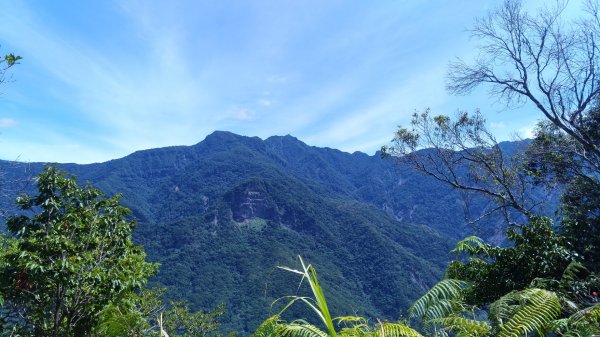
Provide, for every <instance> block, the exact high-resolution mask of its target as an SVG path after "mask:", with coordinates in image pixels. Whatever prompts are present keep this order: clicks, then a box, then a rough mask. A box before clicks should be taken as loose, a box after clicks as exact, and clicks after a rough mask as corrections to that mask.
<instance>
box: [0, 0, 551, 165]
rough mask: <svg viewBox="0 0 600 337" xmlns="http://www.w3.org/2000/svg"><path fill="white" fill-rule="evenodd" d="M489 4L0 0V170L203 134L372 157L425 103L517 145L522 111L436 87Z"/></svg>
mask: <svg viewBox="0 0 600 337" xmlns="http://www.w3.org/2000/svg"><path fill="white" fill-rule="evenodd" d="M498 3H499V1H497V0H461V1H442V0H438V1H417V0H414V1H399V0H398V1H392V0H390V1H298V0H295V1H285V0H282V1H260V0H256V1H254V0H253V1H249V0H248V1H241V0H240V1H228V0H219V1H195V0H189V1H175V0H174V1H149V0H139V1H127V0H124V1H113V0H98V1H59V0H53V1H44V0H38V1H2V3H1V5H0V8H1V9H2V10H1V11H0V44H1V48H0V53H8V52H14V53H15V54H18V55H21V56H23V60H22V62H21V64H20V65H18V66H17V67H15V68H14V69H13V71H12V76H13V82H11V83H8V84H3V85H2V86H1V87H0V92H2V95H1V96H0V159H7V160H15V159H18V160H21V161H50V162H77V163H91V162H101V161H106V160H110V159H116V158H120V157H123V156H125V155H127V154H130V153H131V152H134V151H136V150H142V149H148V148H155V147H163V146H170V145H192V144H195V143H198V142H200V141H201V140H203V139H204V137H205V136H206V135H208V134H210V133H211V132H213V131H214V130H227V131H231V132H235V133H238V134H242V135H248V136H259V137H261V138H266V137H269V136H271V135H286V134H291V135H294V136H296V137H298V138H299V139H301V140H303V141H304V142H306V143H307V144H309V145H314V146H327V147H332V148H338V149H341V150H344V151H348V152H353V151H363V152H366V153H369V154H373V153H374V152H375V151H376V150H377V149H379V148H380V147H381V145H384V144H386V143H387V142H388V141H389V140H390V139H391V137H392V135H393V132H394V130H395V127H396V126H397V125H399V124H407V123H408V121H409V120H410V115H411V114H412V113H413V112H414V111H415V110H419V111H420V110H423V109H425V108H427V107H429V108H431V109H432V111H433V112H434V113H445V114H452V113H454V112H456V111H457V110H459V109H461V110H466V111H473V110H475V109H476V108H480V109H481V110H482V112H484V114H485V115H486V116H487V119H488V121H489V122H490V123H491V125H492V126H493V129H494V130H495V131H496V132H497V136H498V138H499V139H509V138H510V137H511V135H513V134H514V133H516V132H518V133H520V134H521V135H524V136H526V135H527V132H528V130H530V129H531V128H532V126H533V125H534V123H535V120H536V119H537V118H538V117H539V116H538V115H537V113H536V112H535V110H534V108H533V107H530V106H524V107H522V108H520V109H518V110H511V109H507V108H506V107H505V106H504V105H503V104H501V103H499V102H495V100H494V99H493V98H490V97H489V96H488V95H487V94H486V91H485V90H478V91H475V92H474V93H472V94H471V95H469V96H462V97H453V96H450V95H449V94H448V93H446V92H445V89H444V81H445V73H446V71H447V65H448V62H449V61H451V60H453V59H454V58H455V57H460V58H463V59H466V60H469V59H472V58H473V57H474V56H475V55H476V49H475V45H476V43H475V41H471V40H470V39H469V35H468V33H467V32H466V31H465V30H466V29H467V28H468V27H470V26H471V24H472V22H473V19H474V18H475V17H478V16H482V15H485V13H487V12H488V11H489V10H490V9H491V8H493V6H495V5H496V4H498ZM527 5H528V6H532V7H535V6H538V5H539V2H538V3H535V2H533V1H528V2H527Z"/></svg>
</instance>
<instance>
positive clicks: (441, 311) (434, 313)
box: [422, 299, 463, 321]
mask: <svg viewBox="0 0 600 337" xmlns="http://www.w3.org/2000/svg"><path fill="white" fill-rule="evenodd" d="M461 311H463V305H462V303H460V302H458V301H457V300H456V299H449V300H447V299H441V300H439V301H437V302H435V303H432V304H431V305H430V306H429V308H428V309H427V311H426V312H425V314H424V315H423V317H422V320H423V321H431V320H434V319H436V318H441V317H447V316H450V315H451V314H453V313H456V312H461Z"/></svg>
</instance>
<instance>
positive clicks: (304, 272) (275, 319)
mask: <svg viewBox="0 0 600 337" xmlns="http://www.w3.org/2000/svg"><path fill="white" fill-rule="evenodd" d="M299 259H300V265H301V269H300V270H297V269H292V268H288V267H279V268H281V269H283V270H286V271H289V272H292V273H294V274H297V275H300V276H301V279H300V285H302V283H303V282H304V281H306V282H307V283H308V285H309V287H310V289H311V293H312V297H304V296H288V297H286V298H288V299H289V300H290V301H289V302H288V303H287V304H286V305H284V306H283V308H282V309H280V310H279V312H278V313H277V314H276V315H274V316H271V317H269V318H268V319H267V320H265V321H264V322H263V323H262V324H261V325H260V326H259V328H258V329H257V330H256V331H255V332H254V334H253V335H252V337H263V336H273V337H275V336H276V337H335V336H340V337H355V336H356V337H359V336H360V337H384V336H390V337H422V336H421V334H419V333H418V332H417V331H415V330H413V329H411V328H410V327H408V326H405V325H403V324H400V323H387V322H378V324H377V325H375V326H370V325H369V324H367V320H366V319H364V318H362V317H358V316H341V317H337V318H331V315H330V313H329V307H328V306H327V302H326V300H325V295H324V294H323V289H322V288H321V286H320V284H319V281H318V278H317V273H316V271H315V269H314V267H313V266H312V265H310V264H309V265H306V264H305V263H304V261H303V260H302V258H301V257H300V258H299ZM282 299H284V298H282ZM296 302H301V303H304V304H306V305H307V306H308V308H310V311H311V312H312V313H313V314H315V315H316V316H317V317H318V320H319V322H320V323H321V324H322V325H323V326H324V327H326V330H327V332H325V331H323V330H321V329H320V328H319V327H317V326H316V325H314V324H312V323H310V322H308V321H306V320H303V319H299V320H295V321H292V322H289V323H287V322H285V321H283V320H280V318H279V317H280V316H281V314H282V313H283V312H284V311H286V310H288V309H289V308H290V307H291V306H292V305H293V304H294V303H296ZM335 321H337V322H338V325H341V324H343V325H344V327H343V328H342V329H341V330H340V331H337V330H336V328H335Z"/></svg>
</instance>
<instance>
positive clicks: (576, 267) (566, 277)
mask: <svg viewBox="0 0 600 337" xmlns="http://www.w3.org/2000/svg"><path fill="white" fill-rule="evenodd" d="M581 272H587V268H586V267H584V266H583V265H582V264H581V263H579V262H576V261H571V263H569V265H568V266H567V268H565V271H564V272H563V274H562V278H561V282H575V281H577V280H579V276H578V274H580V273H581Z"/></svg>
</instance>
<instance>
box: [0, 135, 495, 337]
mask: <svg viewBox="0 0 600 337" xmlns="http://www.w3.org/2000/svg"><path fill="white" fill-rule="evenodd" d="M30 167H31V170H32V172H34V173H35V172H37V171H39V170H41V169H42V167H43V163H32V164H30ZM60 168H61V169H64V170H66V171H68V172H71V173H72V174H74V175H76V176H77V177H78V178H79V179H80V180H90V181H91V182H93V183H94V185H95V186H97V187H98V188H100V189H101V190H103V191H104V192H106V193H107V194H114V193H121V194H123V196H124V198H123V203H124V205H125V206H127V207H129V208H131V209H132V210H133V213H134V215H135V216H136V217H137V218H138V220H139V226H138V228H137V229H136V232H135V233H134V239H135V241H136V242H137V243H138V244H142V245H143V246H144V247H145V249H146V251H147V252H148V256H149V258H150V259H151V260H152V261H157V262H160V263H161V264H162V266H161V271H160V273H159V274H158V275H157V276H156V277H155V278H154V279H153V282H152V283H153V284H156V285H164V286H167V287H169V291H168V293H167V295H168V296H169V297H170V298H174V299H177V298H183V299H187V300H189V301H190V302H191V304H192V307H194V308H210V307H214V306H215V305H216V304H218V303H220V302H225V303H226V304H227V305H228V312H229V315H228V316H227V318H226V321H225V327H226V329H233V330H237V331H240V332H243V333H249V332H251V331H252V330H253V329H254V328H255V327H256V326H257V324H258V323H260V321H262V320H263V319H264V318H265V317H267V315H268V314H269V308H270V304H271V302H272V301H273V300H274V299H275V298H277V297H279V296H283V295H287V294H290V293H293V292H294V291H295V289H296V287H295V286H292V287H290V284H291V285H294V284H296V282H297V281H294V280H293V279H290V278H289V276H286V275H281V273H279V274H278V275H276V276H275V275H274V273H273V272H272V270H273V269H272V268H273V267H275V266H276V265H290V264H293V263H294V260H295V256H297V255H303V256H304V257H305V258H306V260H307V261H310V262H312V263H313V264H314V265H316V266H317V267H318V269H319V270H320V271H321V270H322V271H323V272H322V278H323V282H325V284H327V286H328V289H330V290H329V291H330V293H329V294H328V295H331V296H329V297H330V298H331V300H330V301H331V305H332V308H333V309H334V310H339V312H353V311H355V312H357V313H365V314H367V315H369V316H371V317H380V318H386V319H393V320H395V319H398V317H399V316H400V315H402V313H403V312H404V310H405V309H406V308H407V306H408V305H409V304H410V303H411V302H412V301H413V300H414V299H416V298H417V297H418V296H420V295H421V294H422V293H423V292H424V291H425V290H426V289H427V288H428V287H429V286H431V285H432V284H433V283H435V282H436V281H437V280H438V279H439V278H440V277H441V275H442V272H443V268H444V266H445V263H446V261H447V259H448V255H447V252H448V251H449V250H450V249H451V247H452V244H453V242H455V241H456V240H457V239H459V238H461V237H462V236H464V235H465V234H471V233H473V229H472V228H470V227H469V226H468V225H467V224H466V223H465V221H464V219H463V217H462V204H461V201H460V198H459V196H458V194H457V193H456V192H455V191H454V192H453V191H452V190H451V189H450V188H448V187H447V186H444V185H441V184H440V183H438V182H435V181H433V180H431V179H429V178H426V177H424V176H422V175H421V174H419V173H418V172H415V171H413V170H411V169H410V168H409V167H406V166H402V165H400V164H398V163H395V162H393V161H389V160H387V161H386V160H383V159H382V158H380V157H378V156H376V155H373V156H369V155H367V154H364V153H360V152H358V153H357V152H355V153H352V154H350V153H347V152H343V151H340V150H336V149H331V148H319V147H314V146H309V145H307V144H305V143H304V142H302V141H301V140H299V139H297V138H295V137H293V136H289V135H287V136H272V137H268V138H266V139H264V140H263V139H260V138H258V137H247V136H239V135H236V134H234V133H230V132H226V131H216V132H214V133H212V134H210V135H209V136H207V137H206V138H205V139H204V140H203V141H201V142H199V143H197V144H195V145H191V146H173V147H167V148H160V149H150V150H142V151H136V152H134V153H132V154H130V155H128V156H125V157H123V158H120V159H114V160H110V161H107V162H104V163H96V164H86V165H78V164H61V165H60ZM0 169H2V170H3V171H7V172H8V173H9V174H8V175H9V176H15V175H17V174H16V173H15V170H14V168H11V167H10V165H8V162H0ZM4 204H6V201H5V202H4ZM492 225H493V226H496V224H492ZM493 226H492V227H493ZM494 228H495V227H494ZM495 232H497V230H496V229H493V230H491V234H494V233H495ZM489 236H491V235H489ZM265 284H267V285H268V287H267V288H268V291H264V289H265ZM260 289H263V290H260ZM349 310H350V311H349Z"/></svg>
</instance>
